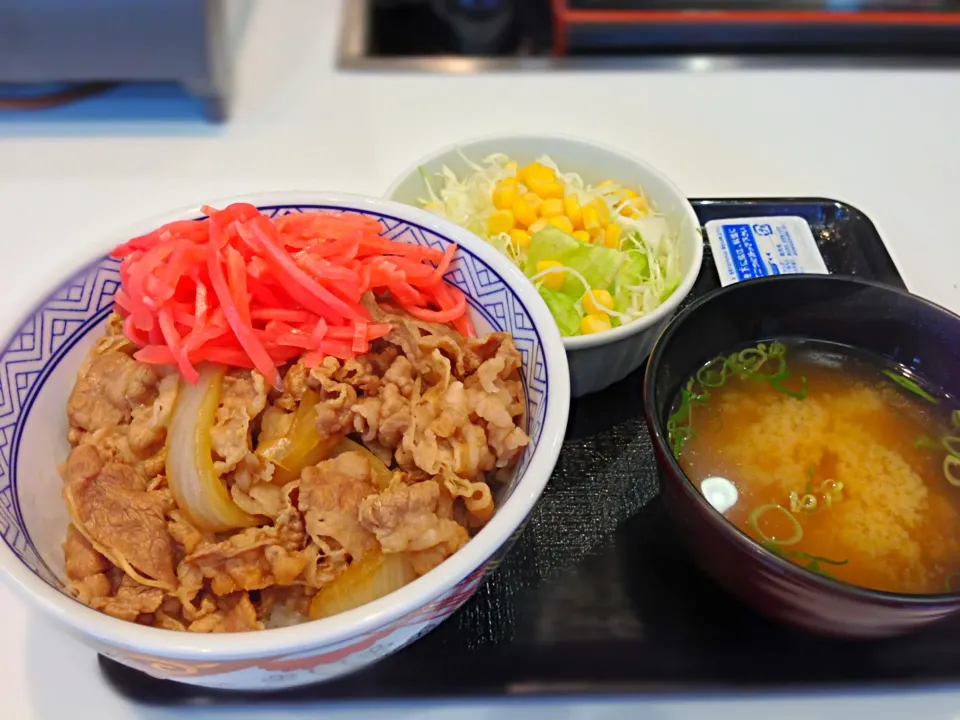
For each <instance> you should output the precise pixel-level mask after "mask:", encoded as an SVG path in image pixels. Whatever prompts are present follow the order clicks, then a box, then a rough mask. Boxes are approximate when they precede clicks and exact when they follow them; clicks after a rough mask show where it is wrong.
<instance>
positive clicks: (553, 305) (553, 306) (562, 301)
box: [540, 286, 580, 337]
mask: <svg viewBox="0 0 960 720" xmlns="http://www.w3.org/2000/svg"><path fill="white" fill-rule="evenodd" d="M540 297H542V298H543V301H544V302H545V303H546V304H547V307H548V308H549V309H550V314H551V315H553V319H554V320H556V321H557V327H559V328H560V334H561V335H562V336H563V337H572V336H573V335H579V334H580V313H579V312H578V311H577V308H576V300H574V299H573V298H572V297H570V296H569V295H567V294H566V293H563V292H560V291H557V290H551V289H550V288H548V287H545V286H541V287H540Z"/></svg>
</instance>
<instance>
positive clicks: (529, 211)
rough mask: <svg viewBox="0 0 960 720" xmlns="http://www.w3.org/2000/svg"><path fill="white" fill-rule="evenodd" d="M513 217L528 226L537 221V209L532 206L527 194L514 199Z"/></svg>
mask: <svg viewBox="0 0 960 720" xmlns="http://www.w3.org/2000/svg"><path fill="white" fill-rule="evenodd" d="M512 210H513V217H514V219H515V220H516V221H517V224H519V225H523V226H524V227H527V226H529V225H531V224H533V223H535V222H536V221H537V211H536V209H534V208H532V207H531V206H530V203H529V202H528V201H527V198H526V196H524V197H518V198H517V199H516V200H514V201H513V208H512Z"/></svg>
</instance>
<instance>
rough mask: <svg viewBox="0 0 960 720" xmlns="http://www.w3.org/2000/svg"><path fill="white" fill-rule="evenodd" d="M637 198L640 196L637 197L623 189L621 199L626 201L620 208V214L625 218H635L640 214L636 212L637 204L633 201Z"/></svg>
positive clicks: (629, 190)
mask: <svg viewBox="0 0 960 720" xmlns="http://www.w3.org/2000/svg"><path fill="white" fill-rule="evenodd" d="M639 197H640V196H639V195H637V193H636V192H635V191H633V190H631V189H630V188H624V189H623V199H624V200H626V202H625V203H624V204H623V206H622V207H621V208H620V214H621V215H624V216H626V217H637V216H638V215H639V214H640V212H639V210H638V207H637V203H636V202H634V201H635V200H637V198H639Z"/></svg>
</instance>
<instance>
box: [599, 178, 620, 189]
mask: <svg viewBox="0 0 960 720" xmlns="http://www.w3.org/2000/svg"><path fill="white" fill-rule="evenodd" d="M614 185H616V183H615V182H614V181H613V180H604V181H603V182H602V183H600V184H599V185H597V187H602V188H608V187H613V186H614Z"/></svg>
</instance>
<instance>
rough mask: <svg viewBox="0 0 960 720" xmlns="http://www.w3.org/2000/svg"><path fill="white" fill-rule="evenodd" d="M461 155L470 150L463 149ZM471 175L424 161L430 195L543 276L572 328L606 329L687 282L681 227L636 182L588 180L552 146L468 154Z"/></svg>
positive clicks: (585, 331)
mask: <svg viewBox="0 0 960 720" xmlns="http://www.w3.org/2000/svg"><path fill="white" fill-rule="evenodd" d="M461 157H464V156H463V155H461ZM464 160H465V161H466V162H467V163H468V165H469V167H470V168H471V170H472V171H471V172H470V173H469V174H467V175H465V176H464V177H457V175H456V174H455V173H454V172H453V171H452V170H450V168H448V167H444V168H443V170H442V171H441V172H440V173H438V175H437V177H436V178H431V177H430V176H429V175H427V173H426V172H425V171H424V170H423V168H421V173H422V174H423V176H424V181H425V182H426V186H427V197H425V198H422V199H421V200H420V203H421V205H422V206H423V207H424V208H425V209H427V210H429V211H431V212H433V213H435V214H437V215H440V216H441V217H444V218H447V219H449V220H452V221H453V222H455V223H457V224H458V225H462V226H463V227H465V228H467V229H468V230H470V231H471V232H473V233H475V234H477V235H479V236H480V237H482V238H485V239H486V240H487V242H489V243H490V244H491V245H493V246H494V247H496V248H497V249H498V250H499V251H500V252H502V253H503V254H505V255H506V256H507V257H509V258H510V259H511V260H513V262H514V263H515V264H516V265H517V267H519V268H520V269H521V270H523V272H524V274H526V276H527V277H529V278H530V279H531V280H533V281H534V283H535V284H536V285H537V288H538V290H539V292H540V295H541V296H542V297H543V299H544V300H545V301H546V303H547V306H548V307H549V308H550V311H551V313H552V314H553V317H554V319H556V321H557V325H558V326H559V328H560V333H561V334H562V335H563V336H564V337H573V336H576V335H592V334H594V333H598V332H603V331H604V330H609V329H611V328H614V327H618V326H620V325H623V324H625V323H629V322H631V321H633V320H636V319H637V318H640V317H643V316H644V315H646V314H648V313H650V312H652V311H653V310H655V309H656V308H658V307H659V306H660V305H661V304H662V303H663V302H664V301H665V300H666V299H667V298H668V297H670V295H671V294H672V293H673V292H674V290H676V289H677V286H678V285H679V283H680V257H679V251H678V241H677V235H676V234H675V233H672V232H671V231H670V228H669V227H668V226H667V223H666V220H665V219H664V218H663V217H662V216H661V215H659V214H658V213H657V212H656V211H655V209H654V208H653V207H651V206H650V204H649V203H648V202H647V200H646V198H645V197H644V195H643V190H642V188H637V189H636V190H634V189H632V188H629V187H626V186H624V185H622V184H620V183H617V182H614V181H613V180H606V181H604V182H601V183H599V184H598V185H587V184H586V183H585V182H584V181H583V179H582V178H581V177H580V176H579V175H578V174H577V173H565V172H563V171H561V170H560V168H559V167H558V166H557V164H556V163H555V162H554V161H553V160H551V159H550V158H549V157H548V156H542V157H540V158H538V159H537V160H536V161H535V162H532V163H530V164H529V165H526V166H523V167H521V166H519V165H518V163H517V162H515V161H514V160H512V159H511V158H509V157H508V156H507V155H503V154H494V155H490V156H489V157H487V158H485V159H484V160H482V161H481V163H479V164H477V163H476V162H473V161H471V160H470V159H469V158H466V157H464Z"/></svg>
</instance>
